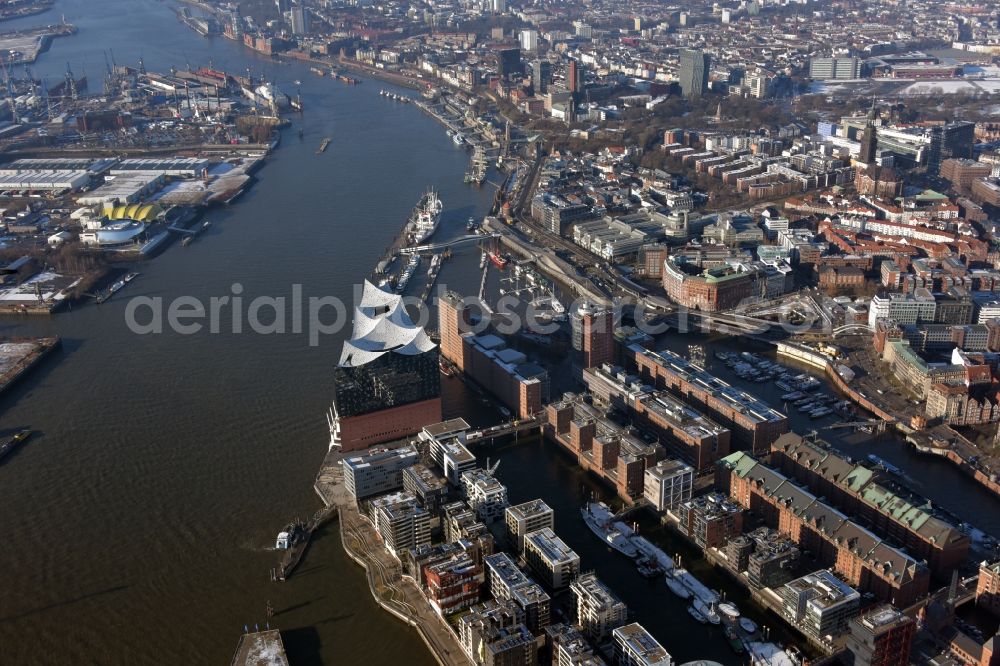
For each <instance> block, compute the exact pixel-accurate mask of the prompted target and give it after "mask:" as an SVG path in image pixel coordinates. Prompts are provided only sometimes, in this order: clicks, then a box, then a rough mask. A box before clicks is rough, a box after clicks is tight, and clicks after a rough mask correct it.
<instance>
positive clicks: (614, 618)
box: [569, 573, 628, 643]
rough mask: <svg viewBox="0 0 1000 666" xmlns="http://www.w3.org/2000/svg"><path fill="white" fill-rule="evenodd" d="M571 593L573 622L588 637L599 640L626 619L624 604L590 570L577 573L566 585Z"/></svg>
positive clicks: (598, 641) (626, 611)
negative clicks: (569, 583) (571, 581)
mask: <svg viewBox="0 0 1000 666" xmlns="http://www.w3.org/2000/svg"><path fill="white" fill-rule="evenodd" d="M569 589H570V592H571V593H572V594H573V599H574V609H575V613H576V615H575V624H576V626H578V627H580V630H581V631H582V632H583V633H584V634H585V635H586V636H588V637H590V639H591V640H593V641H595V642H597V643H600V642H602V641H603V640H604V639H605V638H607V637H608V636H609V635H610V634H611V632H612V631H613V630H614V629H616V628H618V627H621V626H623V625H624V624H625V622H626V621H627V620H628V608H627V607H626V606H625V603H624V602H623V601H622V600H621V599H619V598H618V597H617V596H615V593H614V592H612V591H611V588H609V587H608V586H607V585H605V584H604V583H602V582H601V581H600V580H599V579H598V578H597V576H595V575H594V574H593V573H586V574H583V575H582V576H580V577H578V578H577V579H576V580H574V581H573V583H572V584H571V585H570V586H569Z"/></svg>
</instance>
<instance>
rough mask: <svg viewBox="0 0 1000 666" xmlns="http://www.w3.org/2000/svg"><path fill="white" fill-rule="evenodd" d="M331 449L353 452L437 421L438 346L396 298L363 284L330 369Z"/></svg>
mask: <svg viewBox="0 0 1000 666" xmlns="http://www.w3.org/2000/svg"><path fill="white" fill-rule="evenodd" d="M328 421H329V426H330V446H331V447H334V446H337V447H340V448H341V450H343V451H357V450H360V449H366V448H368V447H370V446H373V445H375V444H381V443H383V442H391V441H394V440H398V439H402V438H404V437H408V436H410V435H414V434H416V433H417V432H419V431H420V430H421V428H423V427H424V425H426V424H427V423H437V422H439V421H441V374H440V370H439V369H438V351H437V347H436V346H435V345H434V343H433V342H432V341H431V339H430V338H428V337H427V333H426V332H425V331H424V330H423V329H422V328H420V327H418V326H416V325H414V323H413V322H412V321H411V320H410V318H409V316H408V315H407V314H406V310H405V309H404V308H403V305H402V303H401V298H400V297H399V296H397V295H396V294H390V293H388V292H385V291H382V290H381V289H379V288H378V287H376V286H375V285H373V284H371V283H370V282H367V281H366V282H365V285H364V291H363V293H362V297H361V304H360V305H358V306H357V307H356V308H355V309H354V330H353V332H352V335H351V339H350V340H347V341H346V342H344V348H343V351H342V352H341V356H340V362H339V363H338V364H337V367H336V368H335V369H334V399H333V404H332V406H331V408H330V413H329V414H328Z"/></svg>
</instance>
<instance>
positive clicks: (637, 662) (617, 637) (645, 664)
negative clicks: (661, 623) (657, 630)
mask: <svg viewBox="0 0 1000 666" xmlns="http://www.w3.org/2000/svg"><path fill="white" fill-rule="evenodd" d="M612 639H613V641H614V655H615V661H614V663H615V664H618V666H671V665H672V664H673V659H672V658H671V656H670V653H668V652H667V651H666V650H665V649H664V648H663V646H662V645H660V644H659V643H658V642H657V640H656V639H655V638H653V637H652V636H651V635H650V634H649V632H648V631H646V630H645V629H644V628H643V626H642V625H641V624H639V623H638V622H633V623H632V624H627V625H625V626H624V627H618V628H617V629H615V630H614V631H613V632H612Z"/></svg>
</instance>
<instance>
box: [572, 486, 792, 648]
mask: <svg viewBox="0 0 1000 666" xmlns="http://www.w3.org/2000/svg"><path fill="white" fill-rule="evenodd" d="M580 515H581V517H582V518H583V521H584V523H585V524H586V525H587V527H588V528H589V529H590V531H591V532H592V533H593V534H594V536H596V537H597V538H598V539H600V540H601V541H602V542H603V543H604V544H605V545H606V546H607V547H608V548H610V549H612V550H614V551H616V552H618V553H619V554H621V555H623V556H625V557H627V558H629V559H631V560H633V561H634V562H635V564H636V569H637V570H638V573H639V574H640V575H642V576H643V577H646V578H655V577H658V576H660V575H662V576H663V578H664V582H665V583H666V588H667V589H668V590H669V591H670V593H671V594H673V595H674V596H676V597H677V598H679V599H681V600H683V601H688V602H690V603H689V604H688V605H687V612H688V615H690V616H691V618H692V619H693V620H694V621H695V622H698V623H699V624H704V625H709V626H719V627H721V628H722V629H723V631H724V634H725V637H726V641H727V643H728V644H729V646H730V648H731V649H732V650H733V651H734V652H736V653H737V654H744V653H746V652H750V653H751V654H753V655H756V654H757V653H760V652H762V651H763V652H766V653H769V654H772V655H775V654H776V655H778V656H779V657H780V656H783V657H784V658H786V659H787V658H788V655H787V654H785V653H783V651H782V649H781V647H780V646H777V645H774V644H771V643H765V642H762V640H761V637H760V635H759V632H758V627H757V624H756V623H755V622H754V621H753V620H751V619H750V618H747V617H745V616H743V615H742V613H741V612H740V610H739V608H738V607H737V606H736V604H735V603H734V602H732V601H725V600H724V599H723V598H722V597H721V596H720V594H719V593H718V592H715V591H714V590H711V589H709V588H708V587H707V586H706V585H704V584H703V583H702V582H701V581H700V580H698V578H696V577H695V576H694V575H692V574H691V573H690V572H689V571H688V570H687V569H685V568H683V567H682V566H681V565H680V562H679V560H678V561H675V559H674V558H672V557H670V556H669V555H667V554H666V553H664V552H663V550H661V549H660V548H658V547H657V546H655V545H654V544H653V543H652V542H650V541H649V540H648V539H646V538H645V537H643V536H640V535H639V534H638V532H637V531H636V530H635V529H634V528H633V527H630V526H629V525H628V524H627V523H626V522H624V521H623V520H620V519H619V516H618V515H617V514H615V513H614V512H613V511H612V510H611V509H610V508H609V507H608V506H607V505H606V504H604V503H603V502H588V503H587V504H585V505H584V506H583V507H582V508H581V509H580ZM758 658H759V657H757V656H754V659H755V660H756V659H758Z"/></svg>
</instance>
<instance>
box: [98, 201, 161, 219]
mask: <svg viewBox="0 0 1000 666" xmlns="http://www.w3.org/2000/svg"><path fill="white" fill-rule="evenodd" d="M162 213H163V209H162V208H160V206H158V205H157V204H127V205H123V206H111V205H107V206H105V207H104V210H103V211H102V212H101V215H102V216H103V217H106V218H107V219H109V220H137V221H139V222H152V221H154V220H156V219H157V218H158V217H159V216H160V215H161V214H162Z"/></svg>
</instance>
